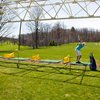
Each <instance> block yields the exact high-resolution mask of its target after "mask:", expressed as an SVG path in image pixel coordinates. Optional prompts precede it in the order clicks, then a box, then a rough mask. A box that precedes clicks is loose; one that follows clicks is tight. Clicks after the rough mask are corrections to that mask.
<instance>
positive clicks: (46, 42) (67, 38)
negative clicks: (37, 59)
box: [20, 22, 100, 48]
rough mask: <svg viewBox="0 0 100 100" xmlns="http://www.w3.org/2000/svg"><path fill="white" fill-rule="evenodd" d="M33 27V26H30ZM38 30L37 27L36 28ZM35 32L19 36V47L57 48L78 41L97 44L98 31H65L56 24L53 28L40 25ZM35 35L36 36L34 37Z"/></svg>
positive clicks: (62, 26)
mask: <svg viewBox="0 0 100 100" xmlns="http://www.w3.org/2000/svg"><path fill="white" fill-rule="evenodd" d="M32 27H33V26H32ZM36 28H38V27H36ZM37 30H38V34H37V31H33V32H32V33H27V34H21V38H20V40H21V43H20V44H21V45H27V46H32V47H33V48H38V47H39V46H57V45H62V44H65V43H72V42H78V41H79V39H81V40H82V41H85V42H99V41H100V31H98V30H93V29H87V28H82V29H75V28H74V27H72V28H71V29H67V28H66V27H65V25H62V24H61V23H59V22H57V23H56V24H55V25H54V26H53V27H51V26H50V25H49V24H41V25H40V26H39V29H37ZM36 35H37V36H36Z"/></svg>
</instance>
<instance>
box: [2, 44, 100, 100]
mask: <svg viewBox="0 0 100 100" xmlns="http://www.w3.org/2000/svg"><path fill="white" fill-rule="evenodd" d="M11 46H12V45H11ZM11 46H9V45H8V47H7V45H6V48H4V47H5V46H4V45H2V46H1V47H0V51H1V52H0V54H1V55H0V56H3V54H5V53H9V52H12V51H14V50H15V49H17V46H16V45H13V46H12V47H11ZM75 46H76V43H72V44H65V45H62V46H54V47H47V48H46V47H41V48H39V49H35V50H32V48H29V47H21V50H20V51H19V54H20V57H31V56H32V55H35V54H39V55H40V57H41V59H63V57H65V56H67V55H68V54H70V55H71V57H72V61H75V59H76V54H75V51H74V48H75ZM99 51H100V45H99V44H98V45H96V44H95V43H87V45H86V46H85V47H84V48H83V49H82V54H83V56H82V59H81V60H82V61H87V62H88V61H89V53H90V52H93V53H94V56H95V59H96V61H97V62H98V64H99V63H100V56H99ZM15 56H16V57H17V52H16V54H15ZM56 67H57V68H56ZM60 68H63V69H60ZM66 68H69V66H65V65H63V64H37V63H33V66H31V65H27V66H26V65H20V68H17V67H16V64H10V63H2V62H1V63H0V100H75V99H76V100H99V99H100V69H99V68H98V71H90V70H89V67H87V69H86V70H87V71H86V72H85V75H84V66H72V69H74V70H71V71H70V70H69V69H66ZM78 69H80V70H78ZM82 78H83V80H82ZM81 81H82V84H81Z"/></svg>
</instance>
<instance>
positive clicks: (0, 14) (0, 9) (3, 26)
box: [0, 0, 14, 41]
mask: <svg viewBox="0 0 100 100" xmlns="http://www.w3.org/2000/svg"><path fill="white" fill-rule="evenodd" d="M4 2H6V0H1V2H0V3H1V4H2V3H4ZM13 17H14V16H13V13H12V12H11V11H10V10H8V9H6V6H0V22H1V23H0V41H1V40H3V39H4V37H7V36H9V35H10V34H11V33H12V30H11V29H12V27H11V26H12V23H4V21H8V20H11V19H12V18H13ZM13 28H14V27H13Z"/></svg>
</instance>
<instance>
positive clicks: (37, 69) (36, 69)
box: [0, 65, 100, 88]
mask: <svg viewBox="0 0 100 100" xmlns="http://www.w3.org/2000/svg"><path fill="white" fill-rule="evenodd" d="M0 67H3V68H15V69H18V70H16V71H17V72H16V71H15V72H10V73H6V72H2V71H1V72H0V73H2V74H6V75H13V76H20V77H24V76H25V75H26V74H29V73H31V72H33V71H34V72H38V73H43V75H39V74H38V75H39V76H36V77H35V76H25V77H30V78H36V79H42V80H51V81H56V82H62V83H69V84H77V85H82V86H89V87H96V88H100V86H97V85H88V84H85V83H84V84H83V83H82V81H83V78H84V77H96V78H100V76H96V75H95V76H93V75H86V74H85V71H84V70H82V72H81V73H80V72H72V71H70V70H66V71H68V72H67V73H66V72H62V70H65V68H64V69H59V68H58V69H57V68H55V67H52V66H51V67H50V66H47V67H44V65H40V66H35V67H29V68H28V67H27V68H23V67H24V66H23V67H21V66H20V68H16V67H14V66H13V67H8V66H4V65H0ZM41 68H43V69H42V70H41ZM46 68H51V69H52V68H53V71H51V70H50V71H49V70H45V69H46ZM67 69H68V68H67ZM72 70H73V69H72ZM76 70H77V69H76ZM51 74H60V75H66V76H67V75H70V76H73V77H71V78H69V79H67V80H61V79H50V78H44V76H46V75H51ZM78 77H81V79H80V82H78V83H76V82H71V81H72V80H75V79H76V78H78Z"/></svg>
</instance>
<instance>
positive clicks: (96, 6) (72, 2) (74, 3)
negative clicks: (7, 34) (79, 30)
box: [0, 0, 100, 23]
mask: <svg viewBox="0 0 100 100" xmlns="http://www.w3.org/2000/svg"><path fill="white" fill-rule="evenodd" d="M6 1H7V2H6ZM0 6H1V7H2V8H3V7H6V10H5V11H3V12H2V13H1V14H6V11H8V10H10V11H12V13H13V14H14V15H15V17H14V18H13V19H9V20H6V21H4V20H3V21H1V22H5V23H8V22H21V21H22V22H26V21H34V20H36V18H35V14H34V15H33V16H34V17H31V9H32V8H35V7H39V9H41V11H42V13H41V15H40V16H39V18H38V19H37V20H38V21H44V20H61V19H75V18H77V19H79V18H100V0H4V1H3V0H2V2H1V3H0Z"/></svg>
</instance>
